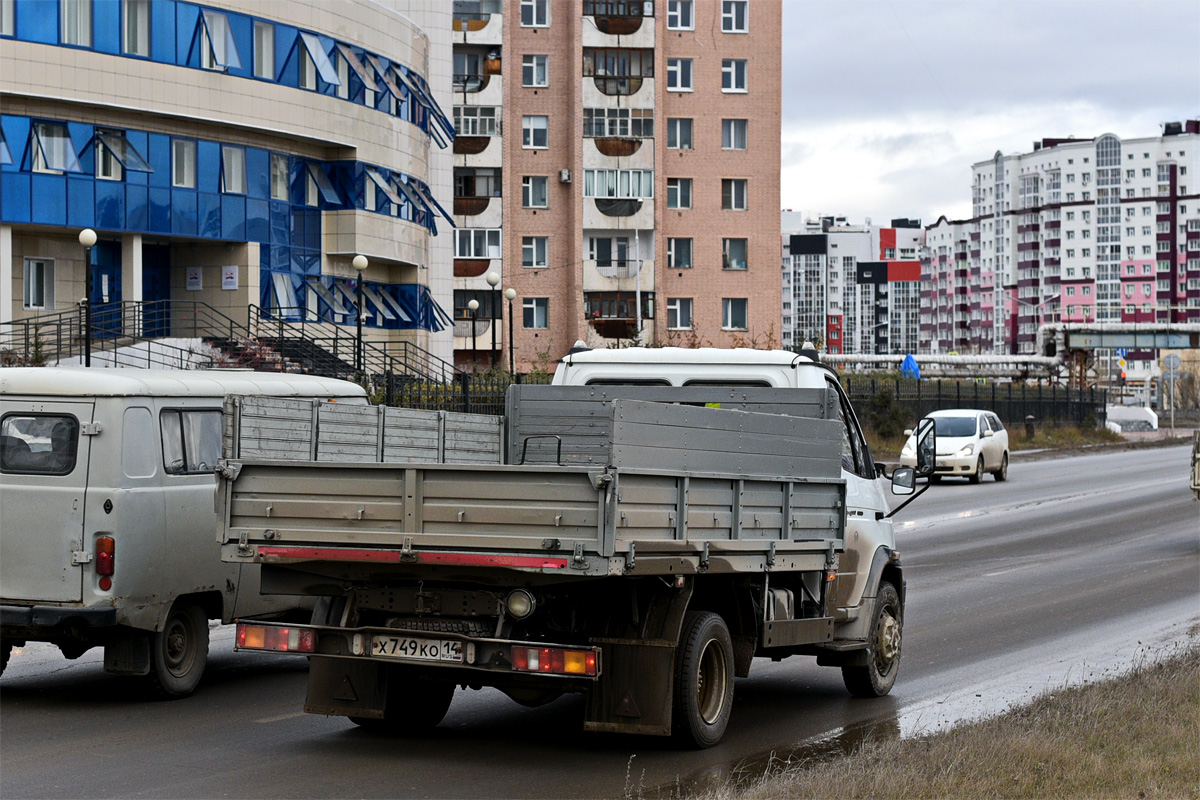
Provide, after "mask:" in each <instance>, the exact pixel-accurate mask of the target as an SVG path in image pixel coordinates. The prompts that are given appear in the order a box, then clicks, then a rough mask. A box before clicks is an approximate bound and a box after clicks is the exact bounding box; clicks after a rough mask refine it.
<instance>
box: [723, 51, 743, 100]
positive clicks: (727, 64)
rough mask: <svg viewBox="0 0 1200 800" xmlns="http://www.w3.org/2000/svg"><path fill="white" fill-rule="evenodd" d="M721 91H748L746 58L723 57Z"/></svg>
mask: <svg viewBox="0 0 1200 800" xmlns="http://www.w3.org/2000/svg"><path fill="white" fill-rule="evenodd" d="M721 91H722V92H744V91H746V59H744V58H723V59H721Z"/></svg>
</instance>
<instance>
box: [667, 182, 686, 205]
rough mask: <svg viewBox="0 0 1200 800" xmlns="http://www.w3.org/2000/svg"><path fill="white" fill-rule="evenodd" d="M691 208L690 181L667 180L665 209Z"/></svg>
mask: <svg viewBox="0 0 1200 800" xmlns="http://www.w3.org/2000/svg"><path fill="white" fill-rule="evenodd" d="M691 207H692V179H691V178H667V208H691Z"/></svg>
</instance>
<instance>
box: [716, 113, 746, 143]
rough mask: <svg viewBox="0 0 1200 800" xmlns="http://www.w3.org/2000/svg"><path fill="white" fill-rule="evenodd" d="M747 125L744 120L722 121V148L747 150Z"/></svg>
mask: <svg viewBox="0 0 1200 800" xmlns="http://www.w3.org/2000/svg"><path fill="white" fill-rule="evenodd" d="M746 125H747V122H746V120H744V119H723V120H721V147H723V148H724V149H726V150H745V149H746Z"/></svg>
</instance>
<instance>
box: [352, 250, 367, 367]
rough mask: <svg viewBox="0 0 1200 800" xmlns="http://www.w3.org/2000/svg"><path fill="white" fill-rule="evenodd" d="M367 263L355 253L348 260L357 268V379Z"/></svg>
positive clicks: (361, 350)
mask: <svg viewBox="0 0 1200 800" xmlns="http://www.w3.org/2000/svg"><path fill="white" fill-rule="evenodd" d="M368 263H369V262H368V261H367V257H366V256H364V255H357V256H355V257H354V260H353V261H351V262H350V266H352V267H354V268H355V269H356V270H358V281H357V282H356V288H357V291H356V292H355V295H356V299H355V307H354V314H355V316H356V317H358V335H357V338H355V340H354V371H355V372H357V373H358V378H359V380H362V377H363V332H362V323H363V273H364V272H366V270H367V264H368Z"/></svg>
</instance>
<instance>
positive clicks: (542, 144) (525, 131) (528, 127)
mask: <svg viewBox="0 0 1200 800" xmlns="http://www.w3.org/2000/svg"><path fill="white" fill-rule="evenodd" d="M549 119H550V118H549V117H546V116H543V115H540V114H535V115H526V116H524V117H522V118H521V146H522V147H524V148H526V149H534V150H544V149H546V147H547V145H548V137H549V130H548V129H549V125H550V122H549Z"/></svg>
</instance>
